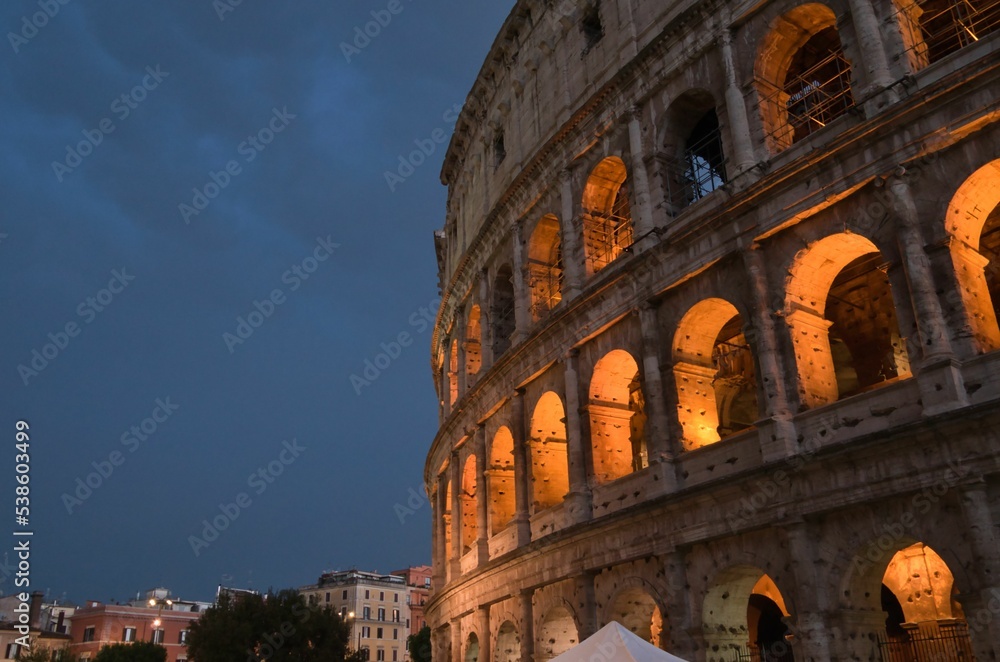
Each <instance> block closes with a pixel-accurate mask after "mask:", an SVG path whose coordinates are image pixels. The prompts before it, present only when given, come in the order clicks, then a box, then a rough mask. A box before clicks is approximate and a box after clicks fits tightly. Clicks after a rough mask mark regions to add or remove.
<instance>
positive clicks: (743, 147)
mask: <svg viewBox="0 0 1000 662" xmlns="http://www.w3.org/2000/svg"><path fill="white" fill-rule="evenodd" d="M720 42H721V44H722V62H723V64H724V65H725V69H726V117H727V118H728V119H729V132H730V134H731V135H730V137H731V138H732V140H733V151H734V152H736V153H735V154H734V155H733V164H734V172H733V173H732V174H733V175H734V176H735V175H738V174H739V173H741V172H744V171H746V170H749V169H750V168H752V167H753V166H754V165H755V164H756V163H757V159H756V158H755V157H754V153H753V143H752V142H751V141H750V121H749V119H748V118H747V106H746V102H745V101H744V99H743V92H742V90H740V84H739V81H738V80H737V78H736V63H735V62H734V60H733V35H732V32H731V31H729V30H723V31H722V35H721V38H720Z"/></svg>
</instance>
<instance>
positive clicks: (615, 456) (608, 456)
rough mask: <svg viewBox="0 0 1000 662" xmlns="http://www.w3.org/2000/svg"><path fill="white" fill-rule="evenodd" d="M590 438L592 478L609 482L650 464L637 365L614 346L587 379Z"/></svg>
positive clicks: (629, 356)
mask: <svg viewBox="0 0 1000 662" xmlns="http://www.w3.org/2000/svg"><path fill="white" fill-rule="evenodd" d="M587 410H588V412H589V413H590V442H591V445H592V446H593V462H594V479H595V480H596V481H597V483H598V484H604V483H609V482H611V481H613V480H616V479H618V478H621V477H622V476H627V475H628V474H630V473H632V472H633V471H639V470H640V469H644V468H646V467H647V466H648V465H649V458H648V454H647V451H646V434H645V432H646V431H645V428H646V404H645V398H644V396H643V393H642V383H641V380H640V379H639V366H638V365H637V364H636V362H635V359H634V358H632V355H631V354H629V353H628V352H626V351H625V350H621V349H616V350H614V351H611V352H609V353H608V354H606V355H605V356H604V357H603V358H602V359H601V360H600V361H598V362H597V365H596V366H595V367H594V376H593V378H592V379H591V381H590V402H589V404H588V405H587Z"/></svg>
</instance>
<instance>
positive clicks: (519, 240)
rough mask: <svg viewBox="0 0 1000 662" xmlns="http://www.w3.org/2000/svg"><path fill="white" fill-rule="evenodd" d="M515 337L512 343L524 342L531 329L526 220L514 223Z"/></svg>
mask: <svg viewBox="0 0 1000 662" xmlns="http://www.w3.org/2000/svg"><path fill="white" fill-rule="evenodd" d="M513 235H514V238H513V241H514V337H513V339H512V341H511V344H512V345H516V344H518V343H520V342H523V341H524V339H525V338H527V337H528V333H529V332H530V329H531V293H530V292H529V291H528V279H527V271H526V270H527V266H528V259H527V248H526V246H525V243H524V222H523V220H520V221H518V222H516V223H514V232H513Z"/></svg>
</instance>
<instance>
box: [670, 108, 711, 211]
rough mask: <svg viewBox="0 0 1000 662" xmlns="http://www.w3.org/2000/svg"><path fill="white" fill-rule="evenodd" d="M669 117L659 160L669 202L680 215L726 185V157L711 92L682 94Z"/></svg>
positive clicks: (671, 109)
mask: <svg viewBox="0 0 1000 662" xmlns="http://www.w3.org/2000/svg"><path fill="white" fill-rule="evenodd" d="M667 117H668V119H667V125H666V128H665V131H664V133H665V134H666V139H665V142H664V148H663V152H662V153H661V154H659V155H658V160H659V161H660V164H659V165H660V167H661V169H662V170H663V172H664V173H665V177H664V178H663V179H664V184H665V186H666V189H667V190H666V191H665V193H666V199H667V200H668V202H669V204H670V206H671V208H672V211H673V212H674V213H677V212H679V211H680V210H682V209H683V208H685V207H687V206H688V205H690V204H692V203H694V202H697V201H698V200H701V199H702V198H704V197H705V196H707V195H708V194H709V193H711V192H712V191H714V190H716V189H717V188H719V187H721V186H722V185H724V184H725V183H726V156H725V152H724V150H723V145H722V129H721V127H720V125H719V115H718V113H717V112H716V108H715V99H713V98H712V95H711V94H709V93H708V92H705V91H702V90H693V91H690V92H687V93H685V94H683V95H681V97H679V98H678V99H677V100H676V101H674V102H673V104H671V106H670V110H669V111H668V113H667Z"/></svg>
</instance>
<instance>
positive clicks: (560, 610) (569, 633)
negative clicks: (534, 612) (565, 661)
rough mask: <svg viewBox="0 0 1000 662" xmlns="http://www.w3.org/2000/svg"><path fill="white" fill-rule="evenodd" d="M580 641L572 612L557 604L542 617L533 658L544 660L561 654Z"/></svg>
mask: <svg viewBox="0 0 1000 662" xmlns="http://www.w3.org/2000/svg"><path fill="white" fill-rule="evenodd" d="M579 641H580V633H579V629H578V628H577V625H576V620H575V619H574V618H573V614H572V613H571V612H570V611H569V609H567V608H566V607H564V606H562V605H559V606H556V607H553V608H551V609H550V610H549V611H547V612H546V613H545V616H544V617H543V618H542V624H541V627H540V628H539V632H538V639H537V645H536V647H535V660H537V661H538V662H546V661H547V660H551V659H552V658H554V657H556V656H558V655H562V654H563V653H565V652H566V651H568V650H569V649H571V648H573V646H575V645H576V644H577V643H579Z"/></svg>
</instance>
